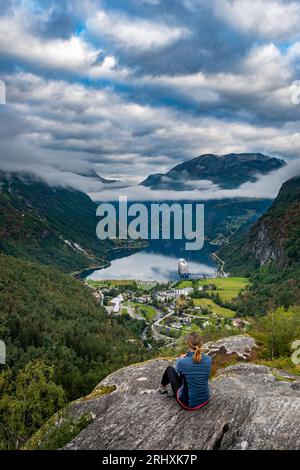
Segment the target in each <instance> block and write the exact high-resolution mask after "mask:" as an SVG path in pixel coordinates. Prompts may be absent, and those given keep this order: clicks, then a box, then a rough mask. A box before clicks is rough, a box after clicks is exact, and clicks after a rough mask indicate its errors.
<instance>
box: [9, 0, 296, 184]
mask: <svg viewBox="0 0 300 470" xmlns="http://www.w3.org/2000/svg"><path fill="white" fill-rule="evenodd" d="M299 24H300V3H299V1H284V0H211V1H210V2H208V1H207V0H172V1H170V0H126V1H122V0H119V1H116V0H109V1H104V0H103V1H94V0H72V1H71V0H60V1H58V0H56V1H45V0H43V1H34V0H0V79H2V80H4V81H5V83H6V86H7V104H6V105H5V106H3V105H2V106H1V107H0V137H1V143H2V145H1V147H2V148H1V168H3V169H5V170H27V171H32V172H34V173H36V174H38V175H40V176H43V177H45V178H47V179H48V180H49V181H51V182H59V183H61V184H70V185H73V186H75V187H79V188H80V189H84V190H87V191H88V190H89V191H97V190H99V189H101V188H99V182H96V180H93V178H86V177H85V175H90V174H92V173H93V171H96V172H98V173H99V174H101V175H102V176H104V177H108V178H118V179H122V180H125V181H127V182H129V183H131V184H132V183H136V182H139V181H141V180H142V179H144V178H145V177H146V176H147V175H149V174H150V173H156V172H164V171H167V170H168V169H170V168H171V167H172V166H174V165H175V164H177V163H179V162H181V161H183V160H186V159H189V158H193V157H195V156H197V155H200V154H203V153H218V154H225V153H229V152H263V153H267V154H269V155H274V156H280V157H281V158H284V159H286V160H288V161H292V166H293V171H295V168H296V166H297V164H295V162H297V161H298V159H299V153H300V133H299V119H300V105H297V104H295V103H293V100H292V96H295V95H296V96H297V93H298V86H297V84H295V81H296V80H300V70H299V65H300V33H299ZM299 88H300V87H299ZM299 96H300V93H299ZM284 176H286V175H284Z"/></svg>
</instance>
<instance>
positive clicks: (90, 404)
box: [65, 336, 300, 450]
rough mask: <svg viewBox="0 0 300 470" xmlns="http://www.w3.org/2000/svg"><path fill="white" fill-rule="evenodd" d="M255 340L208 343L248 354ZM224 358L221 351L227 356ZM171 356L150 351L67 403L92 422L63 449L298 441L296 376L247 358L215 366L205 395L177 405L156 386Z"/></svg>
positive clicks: (270, 445)
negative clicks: (195, 405) (189, 406)
mask: <svg viewBox="0 0 300 470" xmlns="http://www.w3.org/2000/svg"><path fill="white" fill-rule="evenodd" d="M254 347H255V342H254V340H253V339H252V338H250V337H247V336H240V337H233V338H226V339H224V340H222V341H220V342H218V344H217V343H215V344H209V345H208V348H207V350H208V351H209V353H210V354H213V355H214V356H215V355H216V354H217V353H218V352H223V353H224V354H227V355H228V356H231V355H236V356H237V357H238V358H240V360H243V358H248V357H249V356H250V355H251V353H253V349H254ZM227 359H228V357H227ZM169 364H174V362H173V361H171V360H166V359H154V360H151V361H148V362H146V363H142V364H138V365H135V366H129V367H126V368H124V369H121V370H119V371H117V372H114V373H113V374H111V375H110V376H109V377H107V378H106V379H105V380H103V381H102V382H101V383H100V384H99V385H98V386H97V387H96V389H95V390H94V391H93V392H92V393H91V395H89V396H88V397H85V398H84V399H81V400H78V401H76V402H74V403H73V404H72V405H71V406H70V407H69V410H68V412H69V414H71V415H72V417H80V416H82V415H84V414H86V413H88V414H90V416H91V417H92V422H91V423H90V424H89V425H88V426H87V427H86V428H85V429H83V430H82V431H81V432H80V433H79V434H78V436H77V437H75V438H74V439H73V440H72V441H71V442H69V443H68V444H67V445H66V446H65V449H69V450H77V449H120V450H124V449H149V450H159V449H166V450H172V449H177V450H188V449H189V450H192V449H194V450H195V449H300V434H299V422H300V379H299V377H298V378H296V377H292V376H290V375H288V374H286V373H283V372H280V371H277V370H273V369H270V368H268V367H265V366H260V365H255V364H252V363H247V362H244V363H239V364H236V365H232V366H230V367H227V368H226V369H222V370H220V371H219V372H218V373H217V375H216V376H215V377H214V378H213V379H212V380H211V383H210V389H211V400H210V403H209V404H208V405H206V406H205V407H203V408H202V409H200V410H198V411H194V412H190V411H186V410H183V409H182V408H181V407H180V406H179V405H178V404H177V403H176V401H175V399H174V398H171V397H168V396H166V395H161V394H160V393H159V392H158V390H157V389H158V386H159V383H160V379H161V376H162V374H163V371H164V369H165V368H166V367H167V366H168V365H169Z"/></svg>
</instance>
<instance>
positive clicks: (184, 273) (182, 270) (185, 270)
mask: <svg viewBox="0 0 300 470" xmlns="http://www.w3.org/2000/svg"><path fill="white" fill-rule="evenodd" d="M178 273H179V276H180V277H189V267H188V264H187V262H186V260H185V259H184V258H180V259H179V260H178Z"/></svg>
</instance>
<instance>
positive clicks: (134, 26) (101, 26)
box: [87, 10, 188, 49]
mask: <svg viewBox="0 0 300 470" xmlns="http://www.w3.org/2000/svg"><path fill="white" fill-rule="evenodd" d="M87 28H88V31H89V32H90V33H91V34H93V35H94V36H96V37H103V36H104V37H107V38H109V39H111V40H112V41H115V42H117V43H120V44H121V45H123V46H125V47H130V48H134V49H135V48H137V49H150V48H153V47H163V46H166V45H168V44H170V43H172V42H175V41H177V40H178V39H180V38H182V37H183V36H186V35H187V34H188V30H187V29H186V28H182V27H174V26H168V25H166V24H164V23H157V22H152V21H149V20H146V19H137V18H134V17H128V16H127V15H125V14H122V13H118V14H117V13H108V12H106V11H104V10H100V11H98V12H97V14H96V16H95V17H94V18H91V19H90V20H89V21H88V23H87Z"/></svg>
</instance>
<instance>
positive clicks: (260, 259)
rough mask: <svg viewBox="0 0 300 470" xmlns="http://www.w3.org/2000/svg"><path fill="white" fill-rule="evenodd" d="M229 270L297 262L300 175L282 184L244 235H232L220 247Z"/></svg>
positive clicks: (288, 264)
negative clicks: (269, 203)
mask: <svg viewBox="0 0 300 470" xmlns="http://www.w3.org/2000/svg"><path fill="white" fill-rule="evenodd" d="M220 255H221V257H223V258H224V259H225V261H226V263H227V265H226V266H227V269H228V270H229V271H236V272H239V271H240V270H241V269H243V267H244V266H249V268H253V267H255V265H256V266H258V267H259V266H264V265H265V264H267V263H270V262H271V263H273V264H275V265H277V266H279V267H288V266H291V265H296V264H297V263H299V262H300V176H299V177H296V178H292V179H291V180H289V181H287V182H286V183H284V184H283V185H282V187H281V190H280V192H279V194H278V196H277V198H276V199H275V201H274V202H273V204H272V206H271V207H270V209H269V210H268V211H267V212H266V213H265V214H264V215H263V216H262V217H261V218H260V219H259V220H258V221H257V222H256V223H255V224H254V225H253V227H252V228H251V230H250V231H249V233H248V234H246V235H243V236H241V237H240V238H238V237H233V238H232V240H231V243H229V245H226V246H224V247H223V248H222V249H221V250H220Z"/></svg>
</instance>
